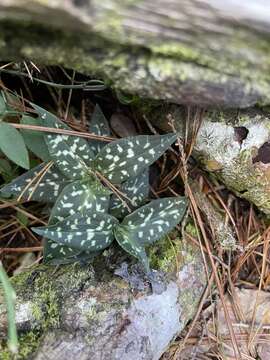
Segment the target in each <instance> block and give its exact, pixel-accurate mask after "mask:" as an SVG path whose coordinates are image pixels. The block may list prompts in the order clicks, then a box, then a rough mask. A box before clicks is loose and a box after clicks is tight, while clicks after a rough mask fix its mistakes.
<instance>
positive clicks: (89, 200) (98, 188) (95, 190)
mask: <svg viewBox="0 0 270 360" xmlns="http://www.w3.org/2000/svg"><path fill="white" fill-rule="evenodd" d="M109 201H110V191H109V190H108V189H107V188H104V186H102V185H101V184H100V182H99V181H97V180H96V179H91V180H84V181H82V180H79V181H74V182H72V183H71V184H69V185H67V186H66V187H65V188H64V190H63V191H62V192H61V194H60V196H59V197H58V199H57V201H56V203H55V205H54V207H53V208H52V211H51V216H50V220H49V225H54V224H56V223H58V222H59V221H62V220H64V218H66V217H68V216H70V215H73V214H77V213H79V212H80V213H82V212H84V211H86V210H89V209H91V210H92V211H93V213H95V212H103V213H104V212H106V211H108V207H109ZM53 243H54V242H53V241H52V240H49V239H44V259H45V261H49V260H50V259H52V258H54V259H56V258H57V257H59V260H60V259H62V258H63V257H65V254H66V256H67V257H69V258H70V260H71V258H73V260H74V261H75V257H76V259H78V258H79V256H78V255H79V253H80V252H81V251H79V250H76V249H72V248H68V247H66V246H64V245H62V244H57V243H56V244H57V246H56V245H54V244H53ZM82 256H84V255H81V257H82Z"/></svg>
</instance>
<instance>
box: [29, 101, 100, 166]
mask: <svg viewBox="0 0 270 360" xmlns="http://www.w3.org/2000/svg"><path fill="white" fill-rule="evenodd" d="M31 105H32V106H33V108H34V109H35V110H36V112H37V113H38V115H39V119H40V121H41V125H42V126H46V127H50V128H57V129H65V130H72V129H71V128H70V127H69V126H67V125H66V124H65V123H63V122H62V121H61V120H59V119H58V118H57V117H56V116H55V115H53V114H52V113H50V112H49V111H46V110H44V109H42V108H41V107H39V106H37V105H35V104H33V103H31ZM48 134H49V133H44V136H45V139H46V138H47V137H48V136H49V135H48ZM53 137H57V135H53ZM64 140H65V142H66V144H67V147H68V148H69V149H70V150H71V151H72V152H73V153H74V154H76V155H77V156H78V157H80V158H81V159H82V160H83V161H84V162H85V164H86V165H89V164H90V163H91V161H92V160H93V158H94V157H95V155H94V153H93V152H92V150H91V149H90V146H89V144H88V141H87V140H85V139H83V138H81V137H77V136H65V138H64Z"/></svg>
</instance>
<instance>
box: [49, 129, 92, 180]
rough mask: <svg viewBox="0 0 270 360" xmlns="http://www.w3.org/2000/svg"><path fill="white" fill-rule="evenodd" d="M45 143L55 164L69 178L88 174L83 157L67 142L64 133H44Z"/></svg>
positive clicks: (74, 178) (73, 178) (78, 177)
mask: <svg viewBox="0 0 270 360" xmlns="http://www.w3.org/2000/svg"><path fill="white" fill-rule="evenodd" d="M45 139H46V143H47V145H48V149H49V152H50V155H51V158H52V159H53V160H54V162H55V164H56V166H57V167H58V168H59V170H60V171H61V172H62V173H63V174H64V175H65V176H66V177H67V178H69V179H71V180H78V179H82V178H83V177H87V176H89V170H88V168H87V165H86V163H85V162H84V161H83V159H82V158H81V157H80V156H79V155H77V153H76V151H73V148H72V147H70V146H69V145H68V143H67V141H66V140H67V139H68V136H66V135H54V134H50V135H46V136H45Z"/></svg>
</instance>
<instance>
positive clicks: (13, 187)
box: [0, 163, 69, 203]
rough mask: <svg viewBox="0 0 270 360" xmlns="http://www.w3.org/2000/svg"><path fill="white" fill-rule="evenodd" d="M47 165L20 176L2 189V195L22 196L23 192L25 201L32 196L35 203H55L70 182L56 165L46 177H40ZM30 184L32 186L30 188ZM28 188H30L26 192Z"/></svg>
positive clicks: (47, 172)
mask: <svg viewBox="0 0 270 360" xmlns="http://www.w3.org/2000/svg"><path fill="white" fill-rule="evenodd" d="M46 165H47V164H46V163H42V164H40V165H38V166H36V167H35V168H33V169H31V170H29V171H27V172H26V173H24V174H23V175H21V176H19V177H18V178H16V179H15V180H13V181H12V182H11V183H10V184H7V185H6V186H4V187H3V188H1V190H0V194H1V193H3V194H10V195H14V196H20V195H21V193H22V192H23V195H22V199H23V200H28V198H29V196H30V195H31V200H34V201H41V202H48V203H53V202H55V200H56V198H57V197H58V196H59V194H60V192H61V191H62V190H63V188H64V187H65V186H66V185H67V184H68V183H69V180H68V179H67V178H66V177H65V176H63V175H62V174H61V173H60V172H59V170H58V169H57V167H56V166H54V165H53V166H52V167H50V168H49V170H47V171H46V172H45V174H44V176H42V175H41V176H42V177H41V176H38V174H39V173H40V172H41V171H42V169H44V167H45V166H46ZM30 182H31V185H30V186H29V183H30ZM27 186H29V187H28V188H27V190H25V189H26V187H27Z"/></svg>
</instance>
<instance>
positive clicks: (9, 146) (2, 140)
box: [0, 122, 29, 169]
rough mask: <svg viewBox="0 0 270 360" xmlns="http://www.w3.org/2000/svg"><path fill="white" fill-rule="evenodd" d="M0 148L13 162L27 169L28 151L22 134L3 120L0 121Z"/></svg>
mask: <svg viewBox="0 0 270 360" xmlns="http://www.w3.org/2000/svg"><path fill="white" fill-rule="evenodd" d="M0 149H1V150H2V152H3V153H4V154H5V155H6V156H7V157H8V158H9V159H10V160H11V161H13V162H14V163H15V164H17V165H19V166H21V167H23V168H25V169H29V157H28V152H27V149H26V146H25V144H24V141H23V137H22V135H21V134H20V132H19V131H18V130H17V129H15V128H14V127H13V126H11V125H10V124H8V123H5V122H0Z"/></svg>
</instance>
